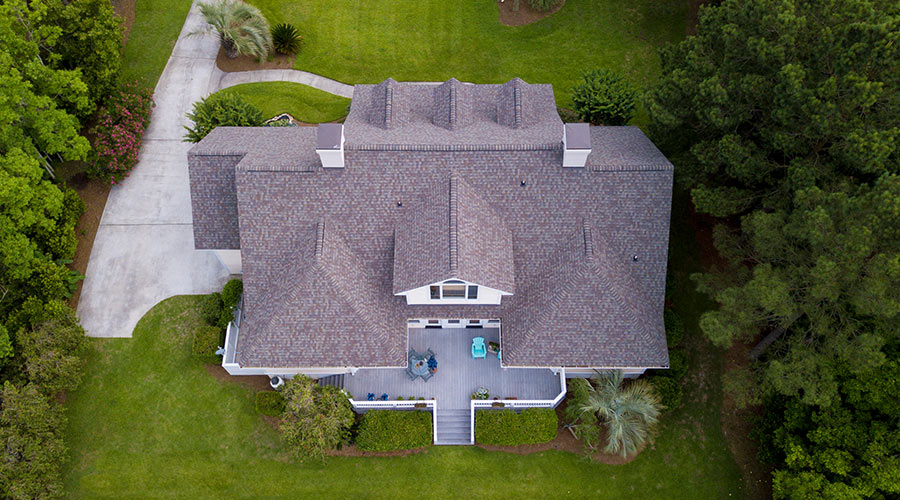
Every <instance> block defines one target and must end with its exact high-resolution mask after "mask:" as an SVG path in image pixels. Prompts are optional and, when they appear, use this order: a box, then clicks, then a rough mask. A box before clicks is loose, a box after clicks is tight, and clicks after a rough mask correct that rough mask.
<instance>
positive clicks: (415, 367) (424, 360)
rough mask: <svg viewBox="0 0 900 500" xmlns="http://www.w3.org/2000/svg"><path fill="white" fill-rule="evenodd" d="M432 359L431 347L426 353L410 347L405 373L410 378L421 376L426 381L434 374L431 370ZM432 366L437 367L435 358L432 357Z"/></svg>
mask: <svg viewBox="0 0 900 500" xmlns="http://www.w3.org/2000/svg"><path fill="white" fill-rule="evenodd" d="M433 359H434V352H433V351H432V350H431V349H428V350H427V351H426V354H420V353H418V352H416V351H415V350H414V349H410V350H409V357H408V363H407V365H406V375H407V376H408V377H409V378H410V380H415V378H416V377H422V380H425V381H427V380H428V379H430V378H431V377H433V376H434V373H432V372H431V367H432V366H431V360H433ZM434 367H435V368H436V367H437V360H436V359H434Z"/></svg>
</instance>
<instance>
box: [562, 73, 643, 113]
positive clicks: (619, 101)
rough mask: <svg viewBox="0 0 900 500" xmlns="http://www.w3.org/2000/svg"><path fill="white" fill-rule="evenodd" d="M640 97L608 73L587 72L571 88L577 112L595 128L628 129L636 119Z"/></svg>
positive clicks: (614, 74) (615, 76)
mask: <svg viewBox="0 0 900 500" xmlns="http://www.w3.org/2000/svg"><path fill="white" fill-rule="evenodd" d="M636 96H637V93H636V92H635V90H634V87H632V86H631V85H630V84H629V83H628V82H626V81H625V80H623V79H622V77H620V76H619V75H617V74H616V73H614V72H612V71H610V70H606V69H595V70H593V71H588V72H586V73H585V74H584V76H583V77H582V81H581V83H579V84H578V85H576V86H575V87H573V88H572V102H573V103H574V104H575V112H576V113H578V115H579V116H580V117H581V119H582V120H584V121H586V122H590V123H592V124H593V125H625V124H626V123H628V120H630V119H631V116H632V115H634V106H635V99H636Z"/></svg>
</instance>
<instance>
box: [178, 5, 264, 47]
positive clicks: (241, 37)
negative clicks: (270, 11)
mask: <svg viewBox="0 0 900 500" xmlns="http://www.w3.org/2000/svg"><path fill="white" fill-rule="evenodd" d="M200 12H201V13H202V14H203V17H204V18H205V19H206V22H207V23H209V26H207V28H206V29H204V30H200V31H195V32H194V33H191V35H197V34H200V33H209V32H210V31H216V32H217V33H218V34H219V40H220V41H221V42H222V47H224V48H225V55H227V56H228V57H229V58H231V59H234V58H235V57H237V56H242V55H248V56H253V57H256V58H259V59H260V60H265V57H266V56H267V55H268V54H269V50H270V49H271V48H272V34H271V33H270V32H269V22H268V21H266V18H265V17H264V16H263V15H262V12H260V11H259V9H257V8H256V7H254V6H252V5H250V4H247V3H244V2H242V1H241V0H220V1H219V2H216V3H211V4H207V3H201V4H200Z"/></svg>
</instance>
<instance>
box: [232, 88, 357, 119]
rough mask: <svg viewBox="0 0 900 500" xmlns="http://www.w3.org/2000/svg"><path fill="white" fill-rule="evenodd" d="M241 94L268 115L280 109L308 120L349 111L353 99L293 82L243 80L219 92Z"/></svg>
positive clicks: (340, 114) (277, 112)
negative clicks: (241, 82) (245, 81)
mask: <svg viewBox="0 0 900 500" xmlns="http://www.w3.org/2000/svg"><path fill="white" fill-rule="evenodd" d="M225 93H228V94H240V95H241V97H243V98H244V100H246V101H247V102H249V103H250V104H253V105H254V106H256V107H257V108H259V110H260V111H262V113H263V116H264V117H265V118H266V119H269V118H272V117H273V116H277V115H279V114H281V113H290V114H291V116H293V117H294V118H296V119H297V120H300V121H302V122H306V123H323V122H331V121H335V120H338V119H340V118H343V117H344V116H345V115H346V114H347V110H348V106H349V105H350V99H346V98H344V97H339V96H336V95H333V94H329V93H328V92H323V91H321V90H318V89H314V88H312V87H310V86H308V85H302V84H300V83H292V82H261V83H244V84H241V85H235V86H234V87H229V88H227V89H223V90H220V91H218V92H216V94H225Z"/></svg>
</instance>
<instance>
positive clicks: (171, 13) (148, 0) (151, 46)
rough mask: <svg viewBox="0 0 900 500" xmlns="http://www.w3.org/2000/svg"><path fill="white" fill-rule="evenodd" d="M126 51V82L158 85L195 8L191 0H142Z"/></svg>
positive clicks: (123, 60)
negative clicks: (186, 22) (192, 6)
mask: <svg viewBox="0 0 900 500" xmlns="http://www.w3.org/2000/svg"><path fill="white" fill-rule="evenodd" d="M136 8H137V12H136V14H135V20H134V24H133V25H132V26H131V33H130V34H129V35H128V42H127V43H126V44H125V53H124V54H123V56H122V74H121V77H120V78H121V80H122V81H123V82H132V81H135V80H137V81H138V82H139V83H140V84H141V85H144V86H147V87H151V88H153V87H156V81H157V80H159V75H161V74H162V72H163V69H164V68H165V67H166V61H168V60H169V55H170V54H171V53H172V49H173V48H174V47H175V41H176V40H178V34H179V33H180V32H181V27H182V26H183V25H184V20H185V18H187V13H188V10H190V8H191V2H190V0H138V2H137V7H136Z"/></svg>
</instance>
